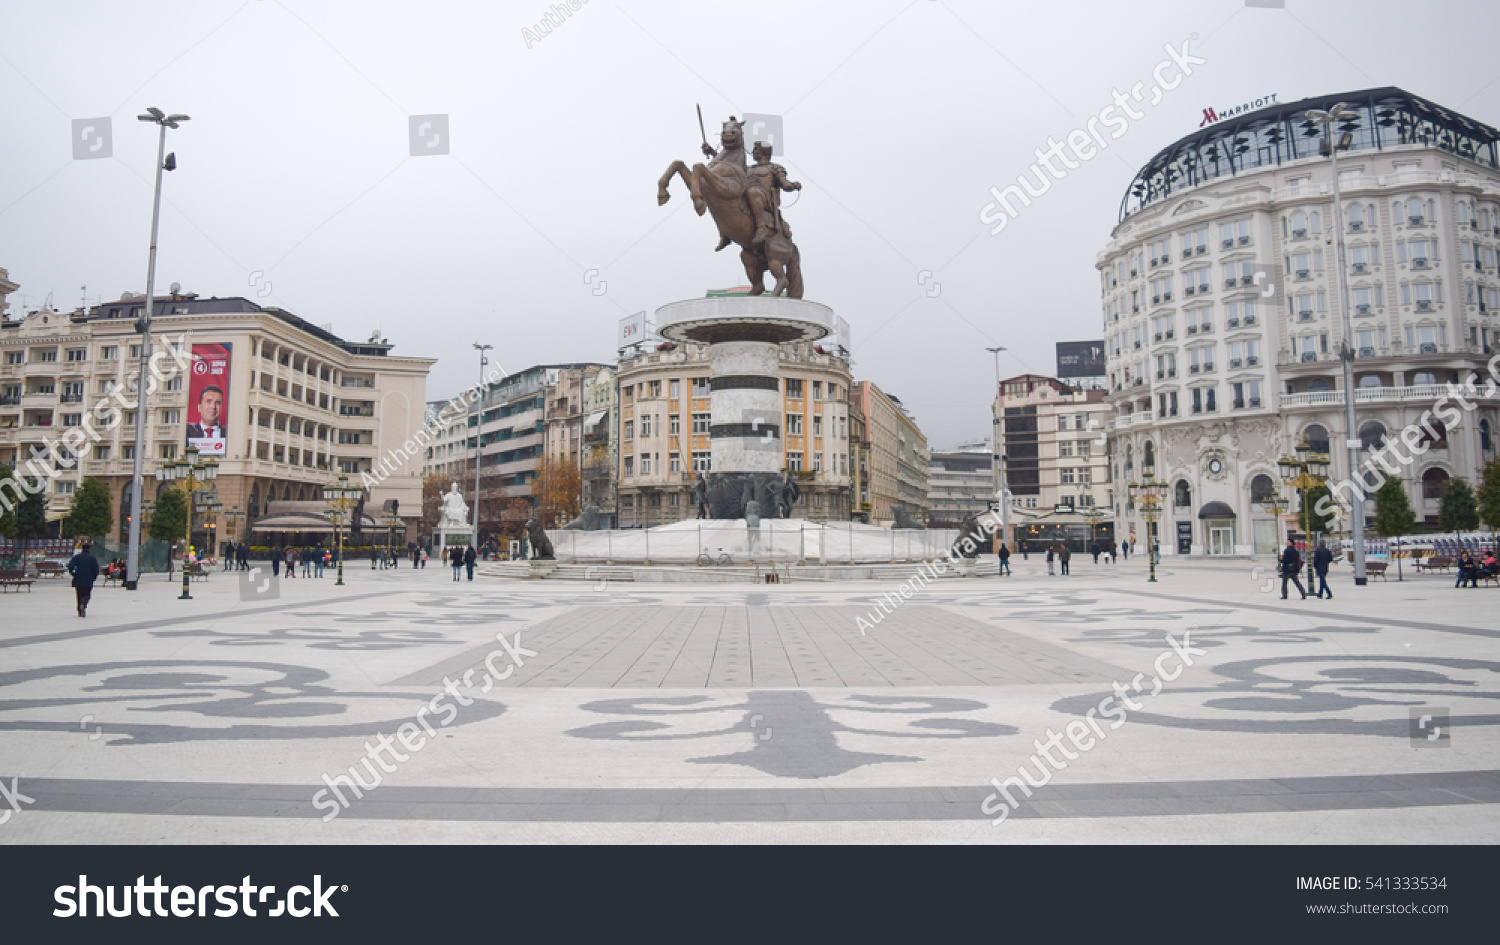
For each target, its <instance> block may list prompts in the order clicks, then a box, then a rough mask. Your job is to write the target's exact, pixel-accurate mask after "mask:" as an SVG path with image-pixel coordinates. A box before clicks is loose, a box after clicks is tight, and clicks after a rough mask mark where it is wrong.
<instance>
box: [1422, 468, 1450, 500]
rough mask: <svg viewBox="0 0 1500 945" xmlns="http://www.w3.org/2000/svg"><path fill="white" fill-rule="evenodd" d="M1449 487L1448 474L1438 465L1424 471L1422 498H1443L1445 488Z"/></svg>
mask: <svg viewBox="0 0 1500 945" xmlns="http://www.w3.org/2000/svg"><path fill="white" fill-rule="evenodd" d="M1447 487H1448V474H1447V473H1446V472H1445V471H1443V470H1441V469H1438V468H1436V467H1434V468H1432V469H1429V470H1427V471H1426V472H1424V473H1422V498H1424V499H1442V497H1443V490H1444V489H1446V488H1447Z"/></svg>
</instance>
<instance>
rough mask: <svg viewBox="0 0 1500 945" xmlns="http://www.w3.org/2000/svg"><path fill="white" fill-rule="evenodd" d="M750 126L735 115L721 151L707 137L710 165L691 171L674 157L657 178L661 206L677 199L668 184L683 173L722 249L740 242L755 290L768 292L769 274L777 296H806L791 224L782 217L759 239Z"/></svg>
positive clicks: (728, 123) (695, 206)
mask: <svg viewBox="0 0 1500 945" xmlns="http://www.w3.org/2000/svg"><path fill="white" fill-rule="evenodd" d="M744 124H745V123H744V122H742V121H736V120H735V119H734V116H732V115H731V116H730V118H729V120H728V121H726V122H725V123H724V129H723V131H722V132H721V134H720V135H719V142H720V144H722V145H723V150H721V151H715V150H714V149H713V147H712V146H710V145H709V144H708V142H706V141H705V142H704V143H703V153H704V154H705V155H707V156H708V157H709V158H711V160H710V161H709V163H708V164H706V165H704V164H694V165H693V166H692V168H691V169H689V168H688V166H687V165H686V164H685V163H683V162H682V161H673V162H672V164H671V165H670V166H669V167H668V168H667V172H666V173H665V174H663V175H662V176H661V180H659V181H657V184H656V202H657V205H658V206H659V205H661V204H664V203H666V202H667V201H668V200H670V199H672V195H671V194H670V193H669V192H668V191H667V184H669V183H670V182H671V180H672V177H673V175H680V176H681V177H682V180H683V183H685V184H687V186H688V191H689V193H690V194H691V195H692V198H693V209H694V210H696V211H698V215H699V216H700V217H701V216H702V215H703V211H704V210H708V211H709V212H710V213H712V214H713V218H714V223H715V224H717V225H718V228H719V236H720V239H719V245H718V249H723V248H724V247H726V246H728V245H729V244H730V243H736V244H738V245H739V247H740V261H741V262H742V263H743V264H744V266H745V275H747V276H748V277H749V278H750V294H751V295H761V294H763V293H764V292H765V291H766V290H765V284H764V282H763V279H764V276H765V274H766V273H767V272H769V273H771V275H773V276H774V277H775V278H776V284H775V286H774V287H773V288H772V289H771V294H772V295H782V294H785V295H787V296H788V297H789V298H794V299H800V298H802V258H801V253H799V252H798V250H797V244H795V243H793V242H792V231H791V228H790V227H788V226H787V225H786V223H785V222H784V221H779V220H778V222H779V228H778V231H777V232H773V233H772V234H771V235H770V236H768V237H766V238H765V239H764V240H762V241H760V242H756V241H755V235H756V219H755V214H754V212H753V211H752V210H751V206H750V199H749V195H748V191H749V190H750V175H749V172H748V169H747V167H746V164H745V136H744V132H743V128H744ZM797 186H800V185H797ZM778 217H779V214H778ZM715 251H717V250H715Z"/></svg>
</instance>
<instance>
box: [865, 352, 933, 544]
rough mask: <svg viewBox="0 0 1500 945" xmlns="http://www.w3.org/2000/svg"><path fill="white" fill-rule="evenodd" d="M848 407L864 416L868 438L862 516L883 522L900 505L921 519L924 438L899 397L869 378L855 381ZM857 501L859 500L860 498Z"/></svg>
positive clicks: (925, 464) (923, 508) (924, 488)
mask: <svg viewBox="0 0 1500 945" xmlns="http://www.w3.org/2000/svg"><path fill="white" fill-rule="evenodd" d="M850 404H851V407H850V409H851V410H853V409H857V410H858V411H859V413H860V416H861V418H862V419H863V421H864V428H865V437H866V440H867V441H868V443H869V453H868V463H866V464H865V465H866V466H868V469H869V477H870V482H869V499H868V502H869V505H870V508H869V510H868V512H867V514H868V515H869V516H870V517H869V519H868V521H870V522H871V523H875V522H889V521H892V520H894V519H895V517H896V512H895V509H896V506H897V505H901V506H904V507H905V508H906V511H907V513H908V514H909V515H911V517H912V518H914V519H916V520H917V521H919V522H926V520H927V514H928V508H927V467H928V464H929V462H930V459H929V456H928V453H927V438H926V437H925V436H923V435H922V430H921V428H920V427H918V426H917V421H916V419H915V418H914V417H912V415H911V414H910V413H909V412H908V411H907V409H906V407H905V406H904V405H903V404H902V403H901V401H900V400H899V399H898V398H896V397H893V396H892V395H890V394H887V393H886V392H885V391H883V390H881V389H880V388H879V387H877V386H876V385H875V384H874V382H872V381H859V382H858V383H856V384H855V385H854V387H853V390H852V394H851V401H850ZM862 504H863V503H862Z"/></svg>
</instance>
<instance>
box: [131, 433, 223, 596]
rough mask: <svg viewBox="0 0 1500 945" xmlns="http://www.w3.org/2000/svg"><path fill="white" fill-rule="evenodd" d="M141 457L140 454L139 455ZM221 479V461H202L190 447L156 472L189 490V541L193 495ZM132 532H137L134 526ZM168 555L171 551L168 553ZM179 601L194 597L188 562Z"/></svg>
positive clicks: (187, 504) (190, 539) (185, 566)
mask: <svg viewBox="0 0 1500 945" xmlns="http://www.w3.org/2000/svg"><path fill="white" fill-rule="evenodd" d="M137 455H139V453H137ZM218 477H219V461H218V460H217V459H214V458H213V457H209V458H208V459H203V460H200V459H199V458H198V448H197V447H195V446H189V447H188V448H187V452H185V453H184V454H183V458H182V459H178V460H173V461H172V462H169V463H163V464H162V465H161V466H160V467H158V468H157V470H156V478H157V479H159V480H161V481H163V482H179V483H181V484H182V488H183V489H185V490H187V496H186V499H187V502H186V503H185V504H186V506H187V540H188V542H189V543H191V542H192V540H193V506H194V505H195V504H196V503H195V501H194V499H193V494H194V493H195V492H198V491H199V490H201V489H207V488H208V484H209V483H211V482H213V481H214V480H215V479H217V478H218ZM131 531H132V532H134V531H135V526H134V525H133V524H132V526H131ZM167 554H168V555H170V554H171V551H168V552H167ZM177 599H178V600H192V599H193V595H192V594H191V593H189V591H188V567H187V561H186V560H184V561H183V562H182V595H181V596H180V597H178V598H177Z"/></svg>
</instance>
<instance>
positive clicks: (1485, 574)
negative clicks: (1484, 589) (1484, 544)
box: [1476, 568, 1500, 587]
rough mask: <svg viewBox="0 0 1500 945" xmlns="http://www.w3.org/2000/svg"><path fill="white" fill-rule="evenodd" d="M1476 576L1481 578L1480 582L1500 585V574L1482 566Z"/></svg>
mask: <svg viewBox="0 0 1500 945" xmlns="http://www.w3.org/2000/svg"><path fill="white" fill-rule="evenodd" d="M1476 576H1477V577H1478V578H1479V583H1481V584H1493V585H1495V586H1496V587H1500V575H1497V574H1494V573H1492V572H1490V571H1486V570H1484V569H1483V568H1480V569H1479V573H1478V574H1477V575H1476Z"/></svg>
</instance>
